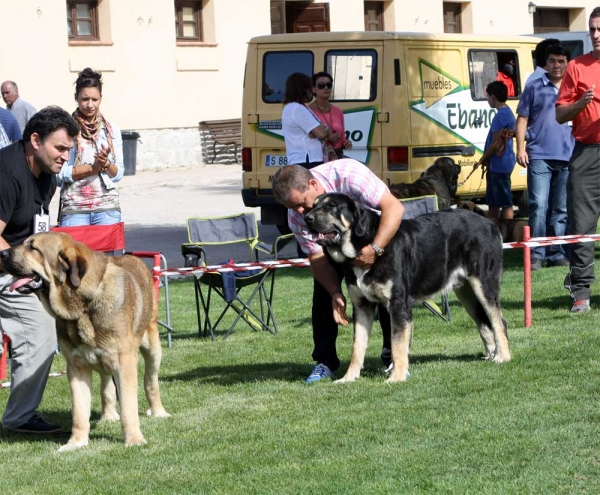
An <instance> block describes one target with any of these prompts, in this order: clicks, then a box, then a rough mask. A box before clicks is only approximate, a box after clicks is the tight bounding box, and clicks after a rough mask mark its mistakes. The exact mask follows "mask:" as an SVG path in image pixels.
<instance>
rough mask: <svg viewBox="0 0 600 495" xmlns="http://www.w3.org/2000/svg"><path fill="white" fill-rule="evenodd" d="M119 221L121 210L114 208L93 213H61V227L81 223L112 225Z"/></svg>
mask: <svg viewBox="0 0 600 495" xmlns="http://www.w3.org/2000/svg"><path fill="white" fill-rule="evenodd" d="M120 221H121V212H120V211H116V210H110V211H98V212H95V213H71V214H66V215H61V217H60V226H61V227H81V226H82V225H113V224H115V223H119V222H120Z"/></svg>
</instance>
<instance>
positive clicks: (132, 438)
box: [125, 433, 148, 447]
mask: <svg viewBox="0 0 600 495" xmlns="http://www.w3.org/2000/svg"><path fill="white" fill-rule="evenodd" d="M146 443H148V442H146V439H145V438H144V436H143V435H142V434H141V433H139V434H137V433H136V434H135V435H128V437H127V438H126V439H125V447H135V446H137V445H146Z"/></svg>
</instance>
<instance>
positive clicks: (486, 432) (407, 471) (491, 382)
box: [0, 250, 600, 495]
mask: <svg viewBox="0 0 600 495" xmlns="http://www.w3.org/2000/svg"><path fill="white" fill-rule="evenodd" d="M521 256H522V254H521V252H520V251H518V250H514V251H507V252H506V253H505V273H504V278H503V284H502V305H503V313H504V316H505V318H506V319H507V320H508V322H509V338H510V345H511V351H512V356H513V360H512V361H511V362H510V363H506V364H503V365H495V364H492V363H488V362H486V361H483V360H482V356H483V346H482V344H481V341H480V338H479V335H478V333H477V331H476V329H475V327H474V325H473V323H472V322H471V320H470V319H469V318H468V316H467V315H466V313H465V311H464V310H463V309H462V308H461V307H460V305H459V304H458V303H457V301H456V298H455V297H454V296H453V295H452V296H451V300H450V301H451V308H452V318H453V321H452V323H449V324H448V323H444V322H442V320H440V319H439V318H437V317H435V316H433V315H431V314H430V313H429V312H428V311H427V310H425V309H424V308H422V307H418V308H416V309H415V336H414V342H413V346H412V352H411V365H410V371H411V374H412V377H411V378H410V379H409V380H408V381H407V382H406V383H402V384H394V385H389V384H386V383H385V381H384V380H385V376H384V374H383V365H382V363H381V361H380V359H379V353H380V348H381V333H380V330H379V327H378V326H376V328H375V330H374V332H373V335H372V339H371V343H370V346H369V349H368V353H367V359H366V363H365V369H364V371H363V375H362V377H361V379H360V380H359V381H357V382H355V383H352V384H347V385H336V384H333V383H332V382H324V383H315V384H312V385H305V384H304V378H305V377H306V375H307V374H308V373H309V371H310V370H311V368H312V361H311V359H310V354H311V351H312V335H311V326H310V301H311V293H312V290H311V288H312V280H311V278H310V274H309V271H308V270H306V269H288V270H280V271H279V272H278V273H277V283H276V287H277V289H276V298H275V311H276V316H277V321H278V324H279V330H280V332H279V334H278V335H276V336H272V335H270V334H269V333H267V332H253V331H252V330H251V329H250V328H249V327H248V326H246V325H245V324H244V323H243V322H240V323H239V324H238V326H237V327H236V330H235V331H234V333H233V334H232V335H231V337H230V338H229V339H227V340H225V341H223V340H221V339H218V340H216V341H214V342H213V341H210V340H207V339H200V338H198V336H197V335H198V334H197V328H196V313H195V304H194V295H193V286H192V284H191V282H190V281H183V282H174V283H172V284H171V285H170V288H171V305H172V320H173V327H174V328H175V330H176V333H175V335H174V340H173V347H172V348H171V349H167V348H166V344H165V346H164V353H163V365H162V369H161V387H162V390H161V391H162V396H163V402H164V404H165V407H166V409H167V410H168V411H169V412H170V413H171V414H172V417H171V418H169V419H166V420H153V419H150V418H146V417H142V418H141V427H142V431H143V433H144V435H145V437H146V440H147V441H148V444H147V445H146V446H143V447H132V448H126V447H125V446H124V444H123V443H122V435H121V428H120V425H119V424H115V423H110V424H102V423H99V422H98V418H99V415H100V401H99V396H98V382H99V380H98V379H97V377H95V381H94V385H95V389H96V393H95V396H94V404H93V408H92V409H93V412H92V432H91V438H90V445H89V447H87V448H85V449H82V450H78V451H75V452H67V453H61V454H57V453H56V450H57V448H58V447H59V446H60V445H61V444H63V443H65V442H66V441H67V438H68V436H58V437H51V438H45V439H44V438H35V437H30V436H24V435H15V434H7V433H2V434H1V435H0V458H1V459H2V466H3V468H4V469H3V474H4V475H3V476H2V485H3V487H2V489H3V491H4V492H5V493H27V494H34V493H40V494H53V493H57V494H58V493H60V494H66V493H86V492H87V493H102V494H110V493H115V494H117V493H119V494H129V493H165V494H166V493H169V494H170V493H189V494H204V493H206V494H213V493H214V494H238V493H239V494H248V493H252V494H288V493H294V494H346V493H350V494H361V495H362V494H376V493H394V494H397V493H458V494H467V493H484V494H496V493H498V494H506V493H509V494H513V493H514V494H522V493H532V494H539V493H544V494H546V493H548V494H555V493H590V494H596V493H600V449H599V446H600V421H599V420H600V411H599V407H598V406H599V400H598V397H599V394H598V391H599V386H600V379H599V373H598V367H599V362H598V347H599V346H598V328H597V326H598V325H597V320H598V308H600V300H599V298H598V295H597V294H598V287H597V286H595V287H594V291H595V292H596V295H595V296H594V297H593V298H592V305H593V306H594V309H593V310H592V311H591V312H590V313H588V314H581V315H573V316H572V315H570V314H569V311H568V310H569V309H570V301H569V297H568V293H567V291H566V290H564V289H563V288H562V280H563V277H564V275H565V273H566V270H565V269H561V268H549V269H546V268H544V269H542V270H540V271H538V272H535V273H533V275H532V279H533V301H534V302H533V326H532V327H531V328H528V329H526V328H524V327H523V273H522V261H521ZM351 340H352V330H351V328H343V329H341V331H340V337H339V339H338V352H339V355H340V358H341V360H342V367H341V369H340V370H339V371H338V376H341V374H342V373H343V372H344V371H345V369H346V366H347V364H348V360H349V358H350V352H351ZM54 369H55V370H57V371H58V370H64V369H65V363H64V360H63V358H62V356H57V357H56V359H55V363H54ZM7 397H8V391H7V390H6V389H3V390H0V410H3V409H4V405H5V402H6V399H7ZM139 397H140V411H145V408H146V401H145V398H144V397H143V392H142V390H141V387H140V394H139ZM41 412H42V413H44V414H45V415H46V417H47V419H49V420H51V421H53V422H60V423H61V424H63V425H64V426H65V427H66V428H68V427H69V426H70V422H71V415H70V394H69V390H68V384H67V379H66V377H64V376H63V377H60V378H52V379H50V380H49V381H48V386H47V389H46V394H45V396H44V401H43V402H42V406H41Z"/></svg>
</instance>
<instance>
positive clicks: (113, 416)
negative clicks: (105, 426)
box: [100, 411, 121, 422]
mask: <svg viewBox="0 0 600 495" xmlns="http://www.w3.org/2000/svg"><path fill="white" fill-rule="evenodd" d="M120 419H121V416H119V413H118V412H117V411H106V412H103V413H102V416H100V421H101V422H115V421H119V420H120Z"/></svg>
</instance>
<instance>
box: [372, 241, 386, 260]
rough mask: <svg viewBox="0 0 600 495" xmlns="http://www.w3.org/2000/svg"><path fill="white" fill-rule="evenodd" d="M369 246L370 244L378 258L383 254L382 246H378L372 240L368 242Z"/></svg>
mask: <svg viewBox="0 0 600 495" xmlns="http://www.w3.org/2000/svg"><path fill="white" fill-rule="evenodd" d="M369 246H371V247H372V248H373V251H375V254H376V255H377V257H378V258H379V257H380V256H381V255H382V254H383V248H380V247H379V246H378V245H377V244H375V243H374V242H372V243H371V244H369Z"/></svg>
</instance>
